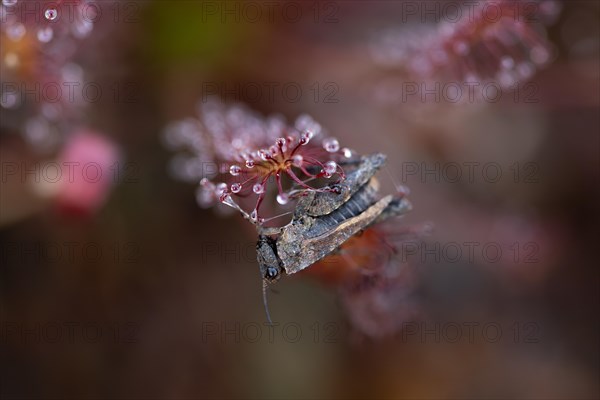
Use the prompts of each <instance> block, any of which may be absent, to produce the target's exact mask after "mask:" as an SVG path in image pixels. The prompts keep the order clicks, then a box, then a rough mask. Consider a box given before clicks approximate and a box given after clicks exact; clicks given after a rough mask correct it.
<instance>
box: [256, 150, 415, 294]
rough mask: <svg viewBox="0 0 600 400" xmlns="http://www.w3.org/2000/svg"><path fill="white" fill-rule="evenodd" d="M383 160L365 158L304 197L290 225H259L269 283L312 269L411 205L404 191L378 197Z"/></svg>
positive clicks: (380, 157) (261, 257)
mask: <svg viewBox="0 0 600 400" xmlns="http://www.w3.org/2000/svg"><path fill="white" fill-rule="evenodd" d="M384 163H385V156H384V155H383V154H378V153H377V154H373V155H370V156H367V157H363V158H362V159H361V161H360V163H358V165H357V166H356V167H355V168H354V169H353V170H352V171H351V172H349V173H348V174H347V176H346V179H345V180H344V181H343V182H341V183H338V184H334V185H331V186H330V188H331V190H330V191H320V192H307V193H306V194H305V196H303V197H301V198H300V199H299V201H298V204H297V206H296V209H295V211H294V216H293V218H292V221H291V222H290V223H289V224H287V225H285V226H284V227H281V228H259V240H258V244H257V256H258V263H259V267H260V271H261V275H262V277H263V279H264V280H265V282H264V284H265V286H266V284H268V283H272V282H274V281H277V280H278V279H279V278H280V277H281V276H282V275H284V274H286V275H290V274H294V273H296V272H299V271H301V270H303V269H305V268H308V267H309V266H310V265H312V264H314V263H316V262H317V261H319V260H321V259H323V258H324V257H326V256H327V255H329V254H331V253H333V252H335V251H336V250H337V249H338V248H339V247H340V246H341V245H342V244H343V243H344V242H345V241H347V240H348V239H349V238H351V237H352V236H354V235H356V234H357V233H359V232H360V231H361V230H363V229H365V228H367V227H368V226H370V225H372V224H374V223H379V222H381V221H383V220H385V219H388V218H390V217H393V216H396V215H399V214H401V213H404V212H406V211H407V210H409V209H410V203H409V202H408V200H406V199H405V198H403V197H400V196H392V195H388V196H385V197H383V198H381V199H379V200H378V199H377V197H378V189H379V185H378V182H377V180H376V178H375V177H374V175H375V174H376V173H377V171H378V170H379V169H380V168H381V167H382V166H383V164H384Z"/></svg>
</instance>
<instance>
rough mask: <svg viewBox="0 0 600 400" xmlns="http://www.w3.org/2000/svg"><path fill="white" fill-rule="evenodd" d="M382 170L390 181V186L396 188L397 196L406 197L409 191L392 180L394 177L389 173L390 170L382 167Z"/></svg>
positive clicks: (394, 179)
mask: <svg viewBox="0 0 600 400" xmlns="http://www.w3.org/2000/svg"><path fill="white" fill-rule="evenodd" d="M383 169H384V170H385V172H386V174H387V175H388V176H389V178H390V180H391V181H392V185H394V188H396V191H397V192H398V194H400V195H402V196H406V195H409V194H410V189H409V188H408V187H406V186H404V185H402V184H400V183H398V181H397V180H396V178H394V175H392V173H391V172H390V169H389V168H388V166H387V165H386V166H384V167H383Z"/></svg>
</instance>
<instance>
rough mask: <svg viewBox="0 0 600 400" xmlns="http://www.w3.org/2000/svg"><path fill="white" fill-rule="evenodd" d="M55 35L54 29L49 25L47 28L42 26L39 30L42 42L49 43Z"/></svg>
mask: <svg viewBox="0 0 600 400" xmlns="http://www.w3.org/2000/svg"><path fill="white" fill-rule="evenodd" d="M53 36H54V30H53V29H52V28H51V27H49V26H47V27H45V28H40V29H39V30H38V31H37V38H38V40H39V41H40V42H42V43H48V42H49V41H51V40H52V37H53Z"/></svg>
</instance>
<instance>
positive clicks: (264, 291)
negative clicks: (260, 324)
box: [262, 281, 273, 325]
mask: <svg viewBox="0 0 600 400" xmlns="http://www.w3.org/2000/svg"><path fill="white" fill-rule="evenodd" d="M262 294H263V304H264V306H265V313H266V314H267V322H268V323H269V325H273V321H272V320H271V314H270V313H269V304H268V302H267V282H265V281H263V287H262Z"/></svg>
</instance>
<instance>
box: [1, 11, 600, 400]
mask: <svg viewBox="0 0 600 400" xmlns="http://www.w3.org/2000/svg"><path fill="white" fill-rule="evenodd" d="M129 3H131V2H125V3H123V4H129ZM205 3H206V2H205ZM211 3H215V4H216V5H217V7H219V6H222V4H223V3H221V2H211ZM227 3H228V4H230V5H231V4H234V3H233V2H227ZM131 4H135V5H136V6H135V7H133V8H131V12H132V14H131V17H132V18H133V19H132V20H130V21H129V22H125V21H124V20H123V18H121V20H119V21H116V22H115V21H114V20H113V19H111V18H103V19H100V21H99V23H98V26H97V27H96V28H95V31H94V33H93V34H92V37H91V38H89V39H86V40H88V42H85V43H84V45H83V46H82V49H81V50H80V51H79V52H78V56H77V57H78V60H79V62H80V63H81V65H82V66H83V68H84V69H85V70H86V71H87V72H89V73H90V74H91V76H92V80H93V81H95V82H99V83H100V85H101V86H102V87H105V88H107V89H106V90H107V92H109V91H110V89H108V88H110V87H111V86H110V85H113V84H118V85H121V86H120V87H124V85H126V84H132V86H131V87H132V88H133V89H132V92H131V97H130V98H129V100H130V101H122V102H121V101H120V102H115V101H113V100H114V99H112V98H110V96H106V97H105V98H103V99H102V100H101V101H100V102H98V103H97V104H93V105H92V106H91V107H88V109H87V111H86V118H87V123H88V124H89V126H90V127H92V128H94V129H96V130H97V131H99V132H104V133H105V135H106V136H107V137H109V138H111V140H112V141H114V142H115V143H117V144H118V146H119V147H120V150H121V153H122V154H123V162H122V163H121V164H120V165H121V166H123V165H125V164H124V163H130V166H129V167H128V169H126V171H125V176H123V175H121V176H120V178H119V179H113V183H114V185H113V188H112V191H111V192H110V194H109V197H108V200H107V202H106V204H105V205H104V207H102V208H101V209H99V210H97V211H96V212H95V213H91V214H90V215H87V216H81V215H71V214H69V213H64V212H61V211H60V210H58V209H57V207H56V204H55V203H54V202H53V201H52V200H51V199H48V198H40V197H39V196H37V195H36V193H37V191H36V190H33V189H32V188H31V187H32V186H35V184H32V182H31V179H25V180H23V179H17V178H14V177H13V178H11V177H9V178H8V179H3V181H2V193H1V199H2V207H1V213H2V214H3V216H2V221H3V225H2V228H1V230H0V237H1V240H2V266H1V267H0V307H1V308H0V310H1V312H2V313H1V320H2V322H3V325H1V326H0V328H1V330H0V333H1V335H0V350H1V356H0V360H1V361H0V385H1V386H0V394H1V395H2V397H3V398H13V397H14V398H47V397H63V398H71V397H72V398H98V397H102V398H133V397H135V398H140V397H152V398H325V397H332V398H597V397H598V394H599V387H598V379H597V377H598V367H599V365H598V361H599V360H598V357H599V352H598V317H597V315H598V311H599V310H598V272H597V263H598V251H597V244H598V216H599V214H598V206H597V205H598V190H599V187H600V186H599V185H598V178H599V161H600V160H599V153H598V149H599V144H600V143H599V135H598V133H599V122H600V121H599V113H598V107H599V105H600V101H599V96H600V95H599V90H598V87H599V83H600V82H599V74H598V71H599V70H600V69H599V68H598V67H599V57H598V56H599V46H600V42H599V39H598V37H599V35H598V33H599V31H600V30H599V22H600V16H599V13H600V11H599V8H598V4H597V2H588V1H568V2H567V1H565V2H563V10H562V13H561V14H560V17H559V19H558V21H557V22H556V23H555V24H554V25H552V26H551V27H550V28H549V30H548V37H549V39H550V41H551V42H552V43H553V44H554V45H555V46H556V48H557V58H556V59H555V60H554V62H553V63H552V64H551V65H550V66H548V67H547V68H545V69H543V70H541V71H540V72H538V73H537V74H536V75H535V76H534V77H533V78H532V80H531V81H532V82H534V83H535V84H536V88H537V89H538V90H537V91H536V93H535V96H536V99H538V100H539V101H537V102H533V103H526V102H524V101H516V102H515V101H513V99H514V97H512V96H511V95H508V94H505V96H504V97H503V99H502V100H501V101H499V102H497V103H493V104H484V105H462V106H457V105H452V104H444V103H440V104H433V105H431V104H416V105H415V104H402V103H391V104H390V103H386V102H381V101H379V100H378V98H377V96H376V95H375V93H376V92H377V88H378V87H379V86H381V85H382V82H383V84H384V85H385V82H386V81H385V80H384V78H385V77H386V76H387V75H386V74H388V72H386V71H382V70H381V69H379V67H378V66H377V65H376V64H375V63H374V62H373V60H372V59H371V57H370V52H369V46H370V43H371V40H372V38H373V36H374V35H376V34H377V33H378V32H380V31H381V30H382V29H385V28H389V27H395V26H397V25H398V24H399V23H400V21H399V18H398V16H399V15H401V14H400V12H401V11H400V10H401V6H402V2H387V1H375V2H367V1H352V2H335V3H332V2H324V3H313V2H295V4H296V5H298V6H299V7H300V8H301V10H302V12H303V17H302V18H301V19H300V20H299V21H298V22H297V23H290V21H289V20H286V18H284V17H283V16H282V15H281V13H280V12H275V14H274V19H273V20H272V21H269V20H268V19H266V17H265V18H263V19H262V21H261V22H256V23H252V22H248V21H244V20H243V18H242V20H241V21H240V22H236V21H235V20H234V17H230V18H229V19H228V20H227V21H226V22H223V21H222V19H221V18H222V15H221V14H219V13H217V14H215V15H207V13H206V12H205V9H203V7H204V6H203V3H202V2H200V1H148V2H139V3H131ZM332 4H333V6H332ZM205 5H206V4H205ZM315 7H316V9H317V10H319V11H320V14H319V18H317V20H316V22H315V18H314V15H315V14H314V12H315ZM330 7H334V8H330ZM277 9H279V8H277ZM277 9H276V10H277ZM203 10H204V11H203ZM332 10H333V11H332ZM331 12H334V14H332V15H333V16H334V17H335V22H331V23H325V17H326V15H329V14H327V13H331ZM106 15H109V14H108V13H107V14H106ZM2 45H3V46H4V45H5V43H4V42H3V43H2ZM265 82H273V83H274V84H275V85H276V89H275V92H274V93H275V95H274V97H273V98H269V96H267V92H266V89H265V91H264V92H262V96H261V98H260V99H257V98H256V97H254V96H253V95H252V94H248V93H246V94H244V90H240V88H244V87H248V86H249V85H252V84H258V85H260V86H261V87H262V85H263V84H264V83H265ZM289 82H293V83H295V84H298V85H299V86H300V87H301V88H302V96H300V98H299V99H298V101H289V99H286V98H285V96H284V95H282V92H281V90H280V89H281V87H282V85H284V84H285V83H289ZM331 82H332V83H334V84H335V86H334V87H335V88H336V90H335V91H334V92H330V89H328V88H325V87H324V85H325V84H326V83H331ZM214 84H218V85H223V87H225V91H224V93H223V92H219V93H216V94H217V95H219V94H221V95H224V97H225V99H226V100H228V101H241V102H246V103H248V105H249V106H250V107H251V108H252V109H255V110H257V111H259V112H261V113H264V114H270V113H282V114H283V115H284V116H285V117H287V118H288V120H293V119H294V118H295V117H297V116H298V115H300V114H302V113H309V114H310V115H312V116H313V117H314V118H315V119H316V120H317V121H319V122H320V123H321V124H322V125H323V126H324V127H325V128H326V129H327V130H328V131H329V132H330V133H332V134H333V135H334V136H336V137H338V138H339V139H340V141H341V142H342V144H343V145H346V146H349V147H351V148H354V149H356V150H358V151H359V152H361V153H369V152H373V151H382V152H385V153H386V154H388V156H389V163H388V171H389V172H390V174H391V175H392V176H393V177H394V178H395V179H396V180H397V181H401V182H402V183H403V184H405V185H407V186H408V187H410V189H411V195H410V199H411V201H412V203H413V205H414V210H413V212H411V214H410V215H408V216H407V217H406V218H405V219H403V220H401V223H402V224H403V225H410V224H413V223H422V222H427V221H431V222H433V223H434V225H435V230H434V233H433V234H432V235H431V236H430V237H428V238H427V239H426V242H427V243H429V245H430V246H435V244H436V243H438V244H439V243H442V244H444V243H459V244H463V243H465V242H471V241H478V242H482V243H485V242H494V243H500V244H502V246H504V247H503V248H504V249H506V248H507V247H508V246H510V245H511V244H514V243H518V244H519V245H520V246H523V245H524V244H527V243H534V244H535V245H536V246H537V247H536V249H538V251H536V258H535V260H536V262H534V263H525V262H524V261H523V257H522V256H521V257H519V258H518V260H516V261H515V260H514V259H512V258H511V257H509V256H507V257H503V258H502V260H501V261H500V262H497V263H490V262H487V261H486V260H485V259H482V258H481V257H480V256H478V257H476V258H475V260H472V261H469V260H467V259H466V258H465V257H464V256H463V257H462V258H461V260H460V261H459V262H449V261H448V260H447V259H442V260H441V261H437V260H435V259H434V258H433V257H432V256H428V257H425V260H424V262H419V263H418V264H419V265H418V268H417V272H418V273H419V282H420V284H419V289H418V302H419V304H420V308H421V310H422V314H421V315H420V317H419V318H418V319H417V320H415V321H408V322H411V323H414V324H425V325H424V326H425V327H427V329H433V330H435V326H436V325H435V324H436V323H437V324H442V325H443V324H446V326H447V324H449V323H457V324H459V325H461V326H462V324H463V323H465V322H467V323H468V322H473V323H478V324H480V325H479V326H481V325H484V324H486V323H495V324H498V325H499V326H501V327H502V337H501V338H500V340H498V341H497V342H493V341H490V340H486V339H485V338H483V337H482V336H481V331H480V330H477V329H476V330H475V332H476V334H477V336H476V337H475V340H474V342H473V343H469V342H468V341H465V339H463V340H461V341H458V342H457V343H451V342H450V341H448V340H445V339H444V337H443V336H442V338H441V339H440V340H436V339H435V335H434V334H431V333H430V334H427V335H426V336H425V338H424V339H422V338H421V337H420V334H421V333H422V332H421V330H420V329H421V328H420V327H422V325H416V326H418V327H419V333H417V334H408V333H406V331H405V333H404V336H403V334H402V333H401V332H400V333H398V335H396V336H393V337H389V338H385V339H381V340H371V339H369V338H366V337H363V336H362V335H360V334H359V333H357V332H354V331H353V329H352V326H351V325H349V324H348V322H347V319H346V316H345V315H344V313H343V312H342V310H341V308H340V306H339V304H338V300H336V293H335V291H334V290H332V289H331V288H329V287H326V286H323V285H319V283H318V282H316V281H315V280H311V279H305V278H302V277H293V278H290V279H286V280H285V281H284V282H282V283H281V284H280V285H279V287H278V292H279V293H278V294H275V293H273V294H271V296H270V307H271V314H272V315H273V317H274V320H275V321H276V322H278V323H279V324H280V325H279V327H275V328H274V332H275V333H274V335H275V336H274V338H275V339H274V343H269V340H268V333H269V328H267V327H266V326H264V325H263V322H264V321H265V317H264V310H263V308H262V303H261V296H260V277H259V275H258V268H257V265H256V261H255V252H254V241H255V235H254V232H253V228H252V227H250V226H246V225H248V224H245V223H244V222H243V221H241V218H239V217H238V216H237V215H233V216H222V215H219V214H218V213H215V212H213V211H212V210H203V209H200V208H199V207H198V206H197V204H196V202H195V199H194V191H195V185H190V184H187V183H182V182H179V181H177V180H175V179H173V178H172V177H171V176H170V174H169V163H170V159H171V158H172V156H173V154H171V153H170V152H169V151H168V150H166V149H165V147H164V145H163V143H162V140H161V137H162V133H163V129H164V127H165V126H166V125H167V124H168V123H169V122H170V121H172V120H175V119H179V118H185V117H188V116H193V115H195V110H196V105H197V103H198V101H200V100H202V98H203V97H202V96H203V95H205V94H210V93H206V88H207V85H214ZM314 85H317V86H314ZM378 85H379V86H378ZM208 88H210V89H211V90H213V89H214V87H213V86H208ZM315 88H316V89H315ZM203 89H205V90H204V93H203ZM331 93H333V99H335V100H337V101H336V102H331V103H327V102H324V98H325V96H326V95H327V94H331ZM315 96H317V97H315ZM2 113H3V118H9V117H10V116H8V115H7V114H6V113H7V111H6V110H2ZM20 129H21V127H20V126H19V125H16V126H12V127H10V128H6V127H3V128H2V131H1V133H2V134H1V136H0V139H1V141H2V146H1V150H0V157H1V159H2V162H3V164H5V165H6V163H10V162H16V163H26V165H33V164H34V163H36V162H43V161H44V160H47V159H48V155H40V154H38V153H36V152H35V151H33V150H32V149H31V148H30V147H29V146H27V145H26V144H25V143H24V141H23V139H22V137H21V136H20ZM465 162H479V163H481V164H485V163H489V162H495V163H498V164H499V165H500V166H501V168H502V172H503V176H502V178H501V179H500V181H499V182H496V183H489V182H485V181H484V180H483V179H481V178H480V177H476V178H475V181H474V182H468V181H466V180H465V179H463V180H461V181H460V182H459V183H450V182H448V181H447V180H444V179H440V180H438V181H436V180H435V179H434V178H433V177H431V176H430V177H428V178H427V177H426V178H425V179H422V177H420V176H419V175H411V174H407V170H406V167H407V163H413V164H414V165H419V166H420V165H422V164H421V163H425V164H426V165H427V166H428V167H429V168H431V167H432V166H433V165H435V163H441V164H442V165H444V163H445V164H448V163H459V164H462V163H465ZM527 163H531V165H535V166H536V173H535V174H536V177H537V178H538V179H536V180H535V181H534V182H527V181H524V180H523V179H522V178H519V179H517V180H515V179H514V175H513V173H514V170H511V167H512V166H513V165H517V164H518V165H520V166H521V167H522V166H523V165H525V164H527ZM21 165H22V164H21ZM476 171H477V170H476ZM381 175H382V178H381V181H382V184H383V186H384V190H383V191H384V192H385V191H387V192H391V191H393V190H394V189H393V185H392V183H391V182H390V181H389V180H388V179H387V177H386V176H385V175H387V173H386V172H385V171H384V172H383V173H382V174H381ZM69 243H74V245H73V246H74V249H75V251H74V253H73V256H72V257H71V256H68V254H67V251H66V249H67V247H66V246H68V244H69ZM90 243H92V244H94V245H95V246H97V247H100V248H101V249H102V256H100V257H95V258H94V257H92V258H91V259H90V258H89V257H85V252H83V250H82V249H83V247H84V246H86V245H89V244H90ZM56 244H58V245H59V246H60V247H61V248H62V249H63V251H62V253H61V256H60V257H58V259H52V258H51V257H47V256H45V255H44V250H43V249H47V248H49V247H51V246H53V245H56ZM463 249H464V247H463ZM521 250H523V248H522V247H521ZM465 252H466V250H465ZM464 254H466V253H464ZM464 254H463V255H464ZM510 254H511V255H512V253H510ZM420 261H423V260H420ZM49 323H58V324H59V325H60V326H62V327H63V328H62V329H63V330H62V338H61V339H60V340H58V341H56V342H55V343H54V342H51V341H49V340H47V338H46V339H44V337H39V336H40V334H39V332H43V328H39V327H40V326H41V327H44V326H48V324H49ZM65 323H75V324H77V326H83V325H84V324H86V323H89V324H92V326H95V327H101V336H100V338H99V339H98V340H95V341H90V340H84V338H82V337H81V332H82V331H81V329H79V328H76V329H75V339H74V340H73V341H70V340H67V339H66V331H65V329H64V324H65ZM236 323H237V324H240V325H239V326H240V328H239V329H238V328H236ZM289 323H295V324H298V325H299V326H300V327H301V329H302V336H301V338H300V339H299V340H298V342H296V343H292V341H291V340H285V338H284V337H283V336H282V332H281V329H280V328H281V327H282V326H284V325H285V324H289ZM328 323H329V324H332V325H326V324H328ZM527 323H529V324H533V325H527V326H525V325H524V324H527ZM14 324H16V325H17V326H21V327H23V329H25V330H27V329H29V330H32V331H33V332H34V333H30V334H23V332H22V330H19V329H20V328H18V329H17V330H16V331H15V330H14V329H15V328H13V326H14ZM19 324H20V325H19ZM223 324H224V325H223ZM249 324H258V325H259V326H260V327H261V333H262V336H261V338H260V340H258V341H256V342H255V343H252V342H251V341H249V340H246V338H244V337H241V338H240V339H239V340H236V337H235V334H234V333H231V332H230V333H226V332H227V331H226V329H224V328H227V329H232V330H233V331H235V332H237V333H238V334H240V332H241V327H244V326H246V327H247V326H250V325H249ZM331 326H333V327H334V328H331ZM412 326H413V327H414V326H415V325H412ZM532 326H533V327H534V328H533V330H534V333H532V334H533V335H534V337H535V338H536V339H537V340H536V341H535V342H534V343H527V342H525V341H524V340H523V336H519V338H518V339H515V336H514V335H515V329H516V328H519V329H525V328H526V329H530V328H531V327H532ZM524 327H525V328H524ZM330 328H331V329H333V330H330ZM40 329H41V330H40ZM115 329H117V331H118V335H116V336H115ZM213 329H216V333H215V334H211V333H210V332H213V331H212V330H213ZM438 331H439V330H438ZM35 332H38V334H37V335H38V337H37V340H36V333H35ZM316 332H318V333H319V336H318V338H315V334H316ZM465 332H466V330H465ZM521 334H522V331H521ZM328 335H330V336H329V337H330V338H331V341H328V340H325V338H327V337H328ZM42 336H43V335H42Z"/></svg>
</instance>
